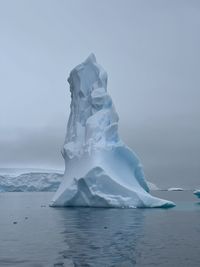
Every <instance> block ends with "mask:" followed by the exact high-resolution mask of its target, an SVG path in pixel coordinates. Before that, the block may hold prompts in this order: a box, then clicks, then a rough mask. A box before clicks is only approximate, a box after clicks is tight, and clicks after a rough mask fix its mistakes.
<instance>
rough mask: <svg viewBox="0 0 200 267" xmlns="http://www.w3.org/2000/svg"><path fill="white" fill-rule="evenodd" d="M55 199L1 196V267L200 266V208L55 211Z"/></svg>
mask: <svg viewBox="0 0 200 267" xmlns="http://www.w3.org/2000/svg"><path fill="white" fill-rule="evenodd" d="M52 195H53V193H1V194H0V266H1V267H4V266H12V267H24V266H26V267H29V266H34V267H39V266H41V267H42V266H69V267H70V266H94V267H104V266H106V267H110V266H113V267H114V266H117V267H129V266H170V267H171V266H200V204H199V202H198V199H197V198H196V197H195V196H193V195H192V192H191V191H184V192H164V191H163V192H162V191H160V192H154V195H158V196H161V197H164V198H167V199H169V200H172V201H175V202H176V203H177V207H175V208H173V209H166V210H164V209H95V208H74V209H73V208H50V207H49V206H48V203H49V201H50V199H51V197H52Z"/></svg>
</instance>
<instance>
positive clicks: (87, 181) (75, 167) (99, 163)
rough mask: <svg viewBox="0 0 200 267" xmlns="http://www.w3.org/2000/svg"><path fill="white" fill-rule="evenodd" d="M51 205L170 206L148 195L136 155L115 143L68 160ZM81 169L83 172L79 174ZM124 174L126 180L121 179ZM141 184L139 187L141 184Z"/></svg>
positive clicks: (168, 202) (162, 200)
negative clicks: (101, 149)
mask: <svg viewBox="0 0 200 267" xmlns="http://www.w3.org/2000/svg"><path fill="white" fill-rule="evenodd" d="M68 167H69V169H67V171H66V172H65V174H64V179H63V182H62V184H61V186H60V187H59V189H58V191H57V192H56V194H55V196H54V198H53V200H52V201H51V203H50V206H51V207H56V206H66V207H67V206H68V207H76V206H77V207H110V208H170V207H174V206H175V204H174V203H173V202H171V201H168V200H164V199H159V198H157V197H154V196H152V195H150V194H149V193H148V192H147V191H148V187H147V185H146V181H145V180H143V179H142V177H143V171H142V168H141V165H140V164H139V161H138V159H137V157H136V155H135V154H134V153H133V152H132V151H131V150H130V149H128V148H127V147H124V146H119V147H115V148H112V149H111V150H106V151H96V152H93V153H91V155H89V154H88V155H84V157H82V158H79V159H75V158H74V159H73V160H71V161H70V164H69V166H68ZM82 173H85V175H84V176H81V174H82ZM124 178H126V180H125V181H126V182H124ZM141 184H142V185H143V187H142V186H141Z"/></svg>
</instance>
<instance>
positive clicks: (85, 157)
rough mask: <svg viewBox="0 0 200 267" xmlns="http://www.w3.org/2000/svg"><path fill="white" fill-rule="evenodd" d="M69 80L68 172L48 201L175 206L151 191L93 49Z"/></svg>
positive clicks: (56, 203) (65, 150) (55, 203)
mask: <svg viewBox="0 0 200 267" xmlns="http://www.w3.org/2000/svg"><path fill="white" fill-rule="evenodd" d="M68 82H69V84H70V92H71V105H70V108H71V111H70V116H69V120H68V125H67V134H66V138H65V142H64V146H63V149H62V155H63V157H64V160H65V173H64V177H63V181H62V183H61V185H60V186H59V188H58V190H57V192H56V193H55V195H54V197H53V199H52V201H51V203H50V206H52V207H55V206H70V207H73V206H74V207H75V206H80V207H113V208H150V207H152V208H155V207H163V208H168V207H173V206H175V204H174V203H173V202H171V201H168V200H164V199H160V198H157V197H154V196H152V195H150V194H149V188H148V185H147V182H146V179H145V176H144V172H143V168H142V165H141V163H140V160H139V158H138V157H137V155H136V154H135V153H134V152H133V151H132V150H131V149H130V148H129V147H128V146H126V145H125V144H124V143H123V142H122V140H121V139H120V137H119V134H118V120H119V118H118V114H117V112H116V110H115V107H114V104H113V101H112V98H111V97H110V95H109V94H108V92H107V73H106V72H105V71H104V69H103V68H102V67H101V66H100V65H99V64H98V63H97V62H96V58H95V55H94V54H91V55H90V56H89V57H88V58H87V59H86V60H85V61H84V62H83V63H82V64H80V65H78V66H77V67H75V68H74V69H73V70H72V71H71V73H70V76H69V78H68Z"/></svg>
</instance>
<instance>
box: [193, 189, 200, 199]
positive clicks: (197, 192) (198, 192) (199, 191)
mask: <svg viewBox="0 0 200 267" xmlns="http://www.w3.org/2000/svg"><path fill="white" fill-rule="evenodd" d="M193 194H194V195H195V196H197V197H198V198H200V190H194V192H193Z"/></svg>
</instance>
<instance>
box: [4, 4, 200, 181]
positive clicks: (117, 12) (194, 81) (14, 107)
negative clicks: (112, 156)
mask: <svg viewBox="0 0 200 267" xmlns="http://www.w3.org/2000/svg"><path fill="white" fill-rule="evenodd" d="M0 33H1V39H0V167H17V166H18V167H40V168H56V169H59V168H62V167H63V166H64V161H63V159H62V157H61V154H60V150H61V147H62V144H63V141H64V136H65V130H66V124H67V119H68V115H69V104H70V94H69V88H68V84H67V77H68V74H69V72H70V70H71V69H72V68H73V67H74V66H76V65H77V64H79V63H81V62H82V61H83V60H84V59H85V58H86V57H87V56H88V55H89V54H90V53H91V52H94V53H95V55H96V57H97V60H98V62H99V63H100V64H101V65H102V66H103V67H104V68H105V70H106V71H107V72H108V78H109V81H108V91H109V93H110V94H111V96H112V98H113V100H114V103H115V106H116V109H117V111H118V113H119V116H120V132H121V137H122V139H123V140H124V141H125V142H126V143H127V144H128V145H129V146H130V147H132V148H133V149H134V150H135V151H136V153H137V154H138V155H139V156H140V158H141V161H142V163H143V165H144V169H145V173H146V176H147V177H148V179H149V180H151V181H153V182H155V183H157V184H158V185H160V186H171V185H172V186H179V185H185V186H190V185H191V186H198V185H200V174H199V173H200V164H199V159H200V125H199V121H200V105H199V100H200V75H199V70H200V52H199V50H200V49H199V48H200V34H199V33H200V2H199V1H198V0H197V1H193V0H188V1H184V0H179V1H178V0H151V1H149V0H145V1H144V0H141V1H139V0H138V1H134V0H101V1H97V0H84V1H83V0H29V1H27V0H17V1H16V0H0Z"/></svg>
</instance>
